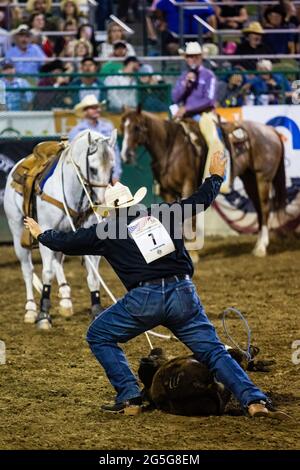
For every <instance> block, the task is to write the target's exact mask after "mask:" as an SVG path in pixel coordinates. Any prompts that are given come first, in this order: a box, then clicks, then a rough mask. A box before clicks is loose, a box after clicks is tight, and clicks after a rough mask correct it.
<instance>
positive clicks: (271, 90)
mask: <svg viewBox="0 0 300 470" xmlns="http://www.w3.org/2000/svg"><path fill="white" fill-rule="evenodd" d="M272 68H273V65H272V62H271V61H270V60H267V59H263V60H260V61H259V62H258V63H257V70H258V71H260V72H264V73H263V74H260V75H256V76H255V77H254V78H253V79H251V80H250V85H251V91H252V92H253V93H254V95H255V104H258V105H266V104H278V103H280V102H284V99H283V100H281V99H280V97H281V96H283V97H284V96H285V95H286V96H289V94H290V92H291V85H290V83H289V81H288V80H287V78H286V77H285V76H284V75H282V74H280V73H272Z"/></svg>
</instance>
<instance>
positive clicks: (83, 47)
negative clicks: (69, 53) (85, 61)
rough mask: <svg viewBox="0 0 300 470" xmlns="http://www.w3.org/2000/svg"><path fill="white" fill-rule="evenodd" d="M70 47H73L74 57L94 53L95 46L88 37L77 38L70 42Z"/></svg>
mask: <svg viewBox="0 0 300 470" xmlns="http://www.w3.org/2000/svg"><path fill="white" fill-rule="evenodd" d="M69 47H70V48H71V49H72V48H73V57H77V58H78V57H85V56H92V55H93V46H92V44H91V43H90V41H87V40H86V39H76V40H75V41H74V42H72V43H70V44H69Z"/></svg>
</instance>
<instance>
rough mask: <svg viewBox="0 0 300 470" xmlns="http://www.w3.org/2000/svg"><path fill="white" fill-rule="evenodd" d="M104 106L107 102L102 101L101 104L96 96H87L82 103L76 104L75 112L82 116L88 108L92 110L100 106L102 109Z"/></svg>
mask: <svg viewBox="0 0 300 470" xmlns="http://www.w3.org/2000/svg"><path fill="white" fill-rule="evenodd" d="M103 104H105V101H101V103H99V101H98V100H97V98H96V96H95V95H86V96H85V97H84V98H83V99H82V100H81V101H80V103H78V104H76V106H75V108H74V111H75V113H76V114H77V115H82V114H83V112H84V110H85V109H86V108H90V107H92V106H98V107H99V108H101V106H102V105H103Z"/></svg>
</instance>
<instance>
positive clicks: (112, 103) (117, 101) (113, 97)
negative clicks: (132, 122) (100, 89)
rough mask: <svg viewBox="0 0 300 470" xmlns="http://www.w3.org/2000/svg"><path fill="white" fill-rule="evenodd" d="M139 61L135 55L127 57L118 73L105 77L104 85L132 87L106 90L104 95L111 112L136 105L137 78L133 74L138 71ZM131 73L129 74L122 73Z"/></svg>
mask: <svg viewBox="0 0 300 470" xmlns="http://www.w3.org/2000/svg"><path fill="white" fill-rule="evenodd" d="M139 68H140V62H139V60H138V59H137V58H136V57H134V56H133V57H127V58H126V59H125V60H124V65H123V68H122V70H120V72H119V74H117V75H114V76H110V77H107V78H106V79H105V80H104V85H105V86H107V87H111V86H113V87H118V86H126V87H129V86H132V87H133V88H132V89H130V88H124V89H119V90H118V89H115V88H114V89H112V90H107V93H106V96H107V101H108V105H109V109H110V110H111V111H113V112H117V113H119V112H122V111H123V109H124V108H125V107H131V108H134V107H136V106H137V84H138V83H137V79H136V77H135V76H134V74H136V73H137V72H138V71H139ZM123 74H131V75H123Z"/></svg>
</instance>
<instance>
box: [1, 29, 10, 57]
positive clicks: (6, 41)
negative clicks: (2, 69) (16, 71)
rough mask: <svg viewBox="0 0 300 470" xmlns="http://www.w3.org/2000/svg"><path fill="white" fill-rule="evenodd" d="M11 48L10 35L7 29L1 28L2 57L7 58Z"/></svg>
mask: <svg viewBox="0 0 300 470" xmlns="http://www.w3.org/2000/svg"><path fill="white" fill-rule="evenodd" d="M9 48H10V34H9V32H8V31H6V29H3V28H1V27H0V57H3V56H5V54H6V52H7V51H8V49H9Z"/></svg>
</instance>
